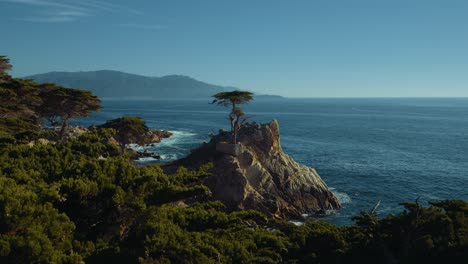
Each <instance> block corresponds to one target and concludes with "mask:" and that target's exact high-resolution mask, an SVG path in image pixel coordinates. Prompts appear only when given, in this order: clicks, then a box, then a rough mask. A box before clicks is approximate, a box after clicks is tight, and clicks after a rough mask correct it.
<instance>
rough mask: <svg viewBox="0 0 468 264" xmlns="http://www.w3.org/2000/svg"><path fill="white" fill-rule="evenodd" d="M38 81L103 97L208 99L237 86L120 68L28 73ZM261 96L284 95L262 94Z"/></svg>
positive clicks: (29, 77) (30, 77)
mask: <svg viewBox="0 0 468 264" xmlns="http://www.w3.org/2000/svg"><path fill="white" fill-rule="evenodd" d="M24 79H33V80H34V81H36V82H39V83H46V82H51V83H55V84H58V85H61V86H65V87H70V88H80V89H86V90H91V91H92V92H93V93H94V94H95V95H97V96H99V97H101V98H134V99H145V98H146V99H151V98H207V97H210V96H212V95H213V94H215V93H218V92H222V91H229V90H235V89H237V88H235V87H226V86H219V85H213V84H209V83H205V82H201V81H198V80H195V79H193V78H191V77H188V76H183V75H168V76H163V77H147V76H141V75H136V74H130V73H125V72H119V71H110V70H103V71H87V72H49V73H43V74H36V75H31V76H26V77H24ZM256 97H260V98H269V99H271V98H281V97H280V96H271V95H260V96H256Z"/></svg>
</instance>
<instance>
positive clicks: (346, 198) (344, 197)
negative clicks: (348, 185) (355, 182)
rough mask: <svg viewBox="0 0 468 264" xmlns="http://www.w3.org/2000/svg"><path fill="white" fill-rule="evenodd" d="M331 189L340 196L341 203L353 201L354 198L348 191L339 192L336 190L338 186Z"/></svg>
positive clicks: (337, 196)
mask: <svg viewBox="0 0 468 264" xmlns="http://www.w3.org/2000/svg"><path fill="white" fill-rule="evenodd" d="M330 191H331V192H332V193H333V194H334V195H335V196H336V198H338V201H340V203H341V204H347V203H352V202H353V200H352V199H351V197H349V195H348V194H347V193H344V192H339V191H337V190H336V188H330Z"/></svg>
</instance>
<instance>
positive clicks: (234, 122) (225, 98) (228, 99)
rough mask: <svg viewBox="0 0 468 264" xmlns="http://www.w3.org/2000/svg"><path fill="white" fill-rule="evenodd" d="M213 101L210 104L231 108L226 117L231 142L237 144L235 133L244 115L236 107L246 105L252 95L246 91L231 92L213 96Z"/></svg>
mask: <svg viewBox="0 0 468 264" xmlns="http://www.w3.org/2000/svg"><path fill="white" fill-rule="evenodd" d="M213 97H214V99H213V102H212V104H217V105H221V106H224V107H229V106H230V107H231V113H229V115H228V119H229V121H230V125H231V133H232V142H233V143H234V144H236V143H237V132H238V131H239V129H240V125H241V124H242V122H243V121H245V120H246V119H245V113H244V111H242V109H240V108H239V107H237V105H239V104H246V103H248V102H249V101H251V100H253V93H251V92H247V91H239V90H235V91H231V92H221V93H217V94H215V95H213Z"/></svg>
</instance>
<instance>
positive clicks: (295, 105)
mask: <svg viewBox="0 0 468 264" xmlns="http://www.w3.org/2000/svg"><path fill="white" fill-rule="evenodd" d="M242 108H243V109H244V111H245V112H246V114H247V115H248V116H250V119H249V121H256V122H269V121H271V120H273V119H277V120H278V122H279V125H280V132H281V145H282V147H283V150H284V152H285V153H286V154H288V155H290V156H292V157H293V158H294V159H295V160H296V161H297V162H299V163H302V164H304V165H307V166H311V167H314V168H315V169H316V170H317V171H318V173H319V174H320V175H321V177H322V178H323V179H324V181H325V182H326V183H327V185H328V186H329V187H330V189H331V190H332V191H333V192H334V193H335V194H336V195H337V197H338V198H339V199H340V201H341V203H342V205H343V208H342V209H341V210H338V211H335V212H332V213H331V214H330V215H328V216H326V217H324V220H326V221H329V222H331V223H335V224H340V225H348V224H352V220H351V218H352V216H355V215H357V214H358V213H359V212H360V211H362V210H364V211H369V210H371V209H372V207H373V206H374V205H375V204H376V202H377V201H379V200H380V201H381V204H380V206H379V208H378V210H377V213H378V215H379V216H380V217H384V216H386V215H387V214H390V213H397V212H400V211H401V210H403V207H402V206H400V205H399V203H400V202H403V201H415V200H416V199H419V201H420V202H422V203H427V202H428V201H431V200H443V199H464V200H468V98H356V99H344V98H343V99H341V98H337V99H330V98H327V99H325V98H324V99H272V100H268V99H262V100H254V101H252V102H250V103H249V104H248V105H245V106H243V107H242ZM227 114H228V109H225V108H223V107H220V106H216V105H212V104H210V100H209V99H207V100H195V99H194V100H176V99H173V100H169V99H166V100H163V99H158V100H110V99H109V100H105V99H104V100H103V109H102V110H101V112H100V113H97V114H94V115H93V116H92V117H91V118H87V119H81V120H77V123H79V124H82V125H91V124H101V123H104V122H105V121H106V120H108V119H112V118H117V117H121V116H139V117H142V118H143V119H144V120H145V121H146V122H147V125H148V126H149V127H150V128H157V129H167V130H170V131H172V132H173V133H174V135H173V136H172V137H171V138H168V139H164V140H163V141H162V142H161V143H160V144H156V145H155V146H154V147H150V150H151V151H154V152H156V153H157V154H159V155H161V157H162V161H163V162H166V161H171V160H175V159H179V158H182V157H184V156H185V155H187V154H188V153H189V151H190V150H191V149H193V148H195V147H197V146H199V145H200V144H202V143H203V142H204V141H208V140H209V134H210V133H216V132H217V131H218V130H219V129H220V128H224V129H226V130H228V129H229V123H228V120H227ZM154 162H156V161H155V160H144V161H142V163H154Z"/></svg>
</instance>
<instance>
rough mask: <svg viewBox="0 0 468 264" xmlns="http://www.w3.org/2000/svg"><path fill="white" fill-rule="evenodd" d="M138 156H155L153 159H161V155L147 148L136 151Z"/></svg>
mask: <svg viewBox="0 0 468 264" xmlns="http://www.w3.org/2000/svg"><path fill="white" fill-rule="evenodd" d="M136 158H137V159H139V158H153V159H158V160H159V159H161V156H159V155H157V154H155V153H153V152H151V151H148V150H145V151H137V152H136Z"/></svg>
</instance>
